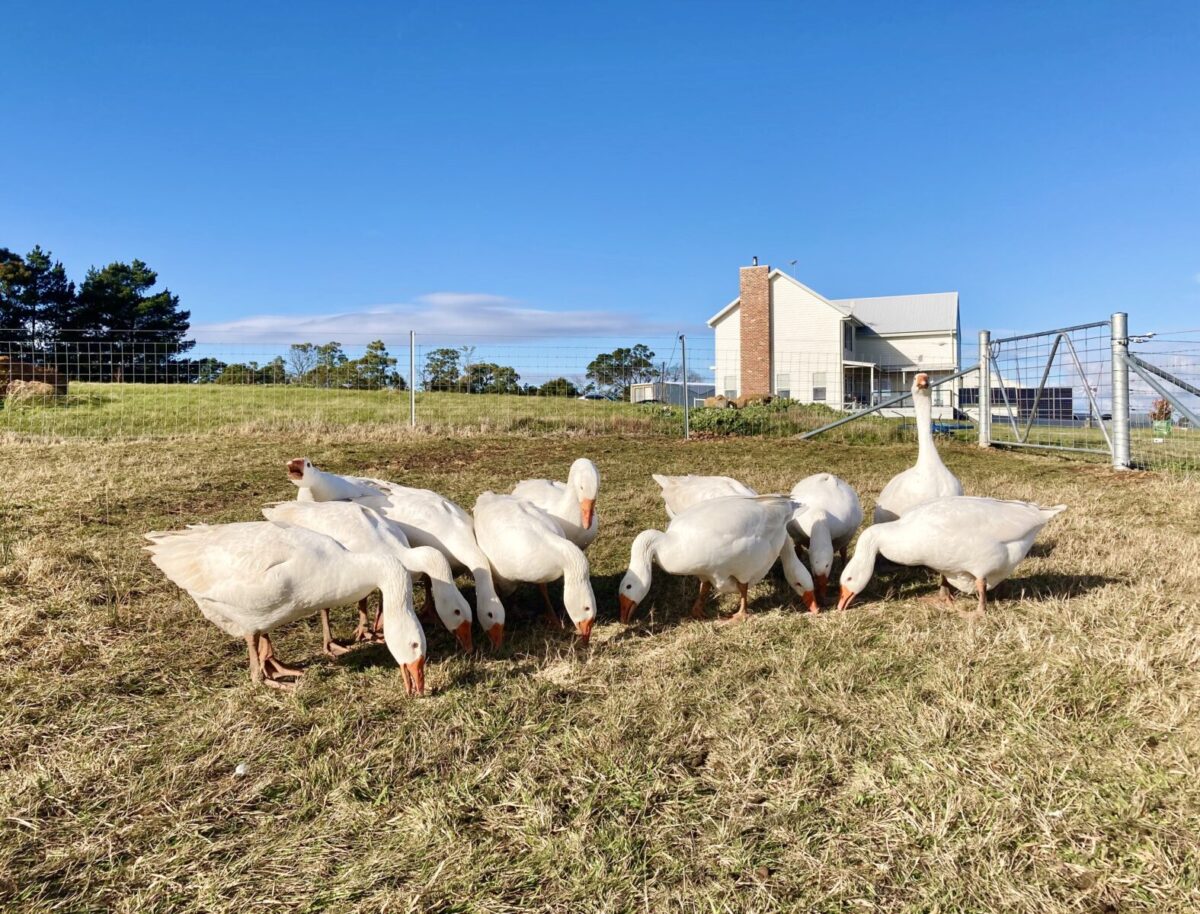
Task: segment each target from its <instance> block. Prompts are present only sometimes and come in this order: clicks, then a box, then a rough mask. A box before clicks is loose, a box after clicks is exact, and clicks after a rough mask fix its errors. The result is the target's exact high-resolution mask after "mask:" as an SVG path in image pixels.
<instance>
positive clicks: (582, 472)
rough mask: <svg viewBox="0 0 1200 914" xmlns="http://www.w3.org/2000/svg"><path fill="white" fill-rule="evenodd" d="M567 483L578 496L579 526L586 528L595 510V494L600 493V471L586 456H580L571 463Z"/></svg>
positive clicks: (590, 524) (589, 524)
mask: <svg viewBox="0 0 1200 914" xmlns="http://www.w3.org/2000/svg"><path fill="white" fill-rule="evenodd" d="M567 485H568V486H570V487H571V489H573V490H574V492H575V495H576V496H577V497H578V498H579V526H581V527H583V529H585V530H587V529H588V528H590V527H591V526H592V516H593V515H594V514H595V512H596V496H597V495H599V494H600V471H599V470H597V469H596V465H595V464H594V463H592V462H591V461H590V460H588V459H587V458H586V457H580V458H579V459H578V460H576V461H575V462H574V463H573V464H571V471H570V472H569V473H568V474H567Z"/></svg>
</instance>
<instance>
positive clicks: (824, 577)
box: [792, 473, 863, 603]
mask: <svg viewBox="0 0 1200 914" xmlns="http://www.w3.org/2000/svg"><path fill="white" fill-rule="evenodd" d="M792 501H796V502H799V503H800V504H802V505H805V510H804V511H802V512H800V514H799V516H798V517H797V518H796V525H797V526H798V527H799V528H800V532H801V534H802V536H801V537H799V538H800V539H801V541H806V542H807V544H808V562H809V567H810V568H811V569H812V575H813V586H814V587H815V588H816V592H817V600H818V601H819V602H821V603H824V602H825V589H826V587H827V586H828V583H829V572H830V571H831V570H832V569H833V554H834V551H835V550H836V551H837V552H838V553H840V554H841V557H842V561H843V562H845V561H846V547H847V546H849V545H850V540H852V539H853V538H854V534H855V533H856V532H857V531H858V528H859V526H860V525H861V524H862V519H863V511H862V504H861V503H860V502H859V500H858V493H857V492H855V491H854V489H852V488H851V487H850V486H849V484H847V483H846V482H845V481H844V480H841V479H838V477H836V476H834V475H833V474H832V473H816V474H815V475H813V476H806V477H805V478H804V479H801V480H800V481H799V482H798V483H796V485H795V486H793V487H792Z"/></svg>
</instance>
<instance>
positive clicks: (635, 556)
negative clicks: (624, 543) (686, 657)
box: [619, 495, 817, 623]
mask: <svg viewBox="0 0 1200 914" xmlns="http://www.w3.org/2000/svg"><path fill="white" fill-rule="evenodd" d="M800 507H802V506H800V505H797V504H796V503H795V502H793V501H792V500H791V499H790V498H787V497H786V496H783V495H761V496H757V497H754V498H745V497H741V496H724V497H721V498H714V499H709V500H707V501H702V502H699V503H698V504H695V505H692V506H691V507H690V508H687V509H686V510H684V511H681V512H680V513H679V514H678V515H676V516H675V518H674V520H672V521H671V523H670V524H669V525H668V526H667V529H666V531H665V532H664V531H659V530H643V531H642V532H641V533H639V534H638V535H637V538H636V539H635V540H634V541H633V548H632V550H631V551H630V556H629V570H628V571H627V572H625V577H623V578H622V579H621V589H620V598H619V600H620V608H621V621H622V622H625V623H628V622H629V620H630V618H631V617H632V616H633V611H634V610H635V609H636V608H637V606H638V604H639V603H641V602H642V601H643V600H645V599H646V595H647V594H648V593H649V592H650V577H651V574H652V569H653V565H654V563H656V562H657V563H658V566H659V567H660V568H662V569H663V571H666V572H668V573H670V574H681V575H692V576H695V577H697V578H699V579H700V595H699V596H698V597H697V598H696V602H695V603H694V604H693V605H692V616H693V617H695V618H697V619H703V618H704V602H705V600H706V599H707V598H708V594H709V592H710V591H711V590H714V589H715V590H716V591H717V593H735V592H736V593H738V594H740V595H741V603H740V604H739V606H738V611H737V613H735V614H734V615H733V616H732V617H731V618H730V619H728V620H726V621H730V622H734V621H741V620H743V619H745V618H747V615H748V611H747V608H746V592H747V590H749V588H750V587H751V586H753V585H754V584H756V583H758V582H759V581H761V580H762V579H763V578H764V577H766V574H767V572H768V571H770V570H771V566H772V565H774V564H775V561H776V559H780V560H782V561H783V569H784V573H785V574H787V578H788V583H789V584H791V586H792V587H793V588H794V589H795V590H796V592H797V593H799V594H800V596H801V598H802V599H803V601H804V604H805V606H807V607H808V609H809V611H810V612H816V611H817V603H816V598H815V597H814V595H813V583H812V578H811V577H809V574H808V570H807V569H806V568H805V567H804V566H803V565H802V564H801V563H800V559H799V558H797V557H796V550H795V547H794V546H793V545H792V541H791V539H790V538H789V537H788V532H787V525H788V521H789V520H791V518H792V515H793V514H794V513H795V512H796V511H797V510H799V509H800Z"/></svg>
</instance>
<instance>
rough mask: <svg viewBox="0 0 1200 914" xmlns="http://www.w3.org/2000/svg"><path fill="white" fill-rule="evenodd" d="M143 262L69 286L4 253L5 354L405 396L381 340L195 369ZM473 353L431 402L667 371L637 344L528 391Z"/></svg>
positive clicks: (515, 376)
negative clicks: (444, 394)
mask: <svg viewBox="0 0 1200 914" xmlns="http://www.w3.org/2000/svg"><path fill="white" fill-rule="evenodd" d="M157 285H158V274H157V273H156V272H155V271H154V270H152V269H151V268H150V267H149V266H148V265H147V264H146V263H145V262H143V261H141V260H137V259H134V260H131V261H129V262H128V263H126V262H123V261H114V262H112V263H110V264H108V265H106V266H104V267H94V266H93V267H90V268H89V269H88V271H87V273H86V274H85V276H84V278H83V280H82V281H81V282H80V283H78V284H76V283H75V282H74V281H73V280H71V279H70V278H69V277H68V275H67V271H66V269H65V268H64V266H63V264H62V262H61V261H58V260H55V259H54V256H53V255H52V254H51V253H50V252H49V251H45V250H43V249H42V248H41V247H40V246H35V247H34V248H33V250H32V251H30V252H29V253H28V254H25V255H24V256H21V255H20V254H17V253H15V252H14V251H12V250H10V249H8V248H6V247H0V350H2V351H0V354H3V355H9V356H12V357H14V358H20V359H29V360H31V361H36V362H38V363H40V364H48V365H51V366H53V367H54V368H56V369H57V370H58V371H59V372H61V373H63V374H65V375H66V376H67V377H68V378H70V379H72V380H84V381H101V382H108V381H138V382H144V383H220V384H285V383H286V384H300V385H304V386H311V387H339V388H349V389H371V390H378V389H393V390H405V389H406V388H407V386H408V384H407V382H406V380H405V379H404V377H402V376H401V374H400V372H399V371H398V370H397V369H396V364H397V360H396V359H395V358H393V357H392V356H391V355H389V354H388V351H387V348H386V346H385V345H384V343H383V341H382V340H375V341H373V342H371V343H370V344H368V346H367V347H366V350H365V351H364V353H363V355H362V356H361V357H360V358H357V359H351V358H350V357H349V356H348V355H347V354H346V352H345V351H344V350H343V348H342V345H341V344H340V343H338V342H328V343H321V344H317V343H297V344H294V345H292V346H291V347H290V348H289V349H288V351H287V354H286V355H279V356H275V357H274V358H273V359H271V360H270V361H268V362H266V363H265V364H259V363H258V362H255V361H248V362H232V363H229V362H224V361H221V360H220V359H216V358H212V357H206V358H198V359H197V358H189V357H187V353H188V352H189V351H190V350H192V349H193V348H194V347H195V345H196V342H195V340H191V339H188V331H189V328H190V321H191V313H190V312H189V311H187V310H184V309H183V308H182V307H181V306H180V301H179V296H178V295H175V294H173V293H172V292H171V290H170V289H168V288H163V289H162V290H160V291H155V287H156V286H157ZM474 354H475V350H474V347H470V346H463V347H459V348H457V349H454V348H447V347H443V348H439V349H434V350H432V351H430V352H429V353H428V354H427V355H426V357H425V364H424V366H423V372H422V378H421V381H422V386H423V388H424V389H425V390H430V391H461V392H465V393H496V394H537V395H540V396H559V397H577V396H579V395H580V394H587V393H600V394H603V395H605V396H608V397H611V398H613V399H617V400H628V399H629V391H630V387H631V385H633V384H637V383H643V382H646V381H653V380H657V379H658V378H660V377H662V376H663V370H662V366H658V367H656V366H655V364H654V357H655V356H654V352H653V351H652V350H650V349H649V347H647V346H646V345H645V344H642V343H639V344H637V345H636V346H633V347H630V348H618V349H614V350H613V351H612V352H604V353H600V354H599V355H597V356H596V357H595V358H594V359H593V360H592V361H591V362H589V363H588V366H587V369H586V374H585V377H586V380H587V383H586V384H576V383H575V382H574V381H572V380H569V379H568V378H565V377H558V378H553V379H551V380H549V381H546V382H545V383H543V384H541V385H533V384H528V383H526V384H522V383H521V375H520V374H519V373H518V372H517V370H516V369H515V368H513V367H512V366H509V365H500V364H498V363H496V362H491V361H483V360H476V359H475V357H474Z"/></svg>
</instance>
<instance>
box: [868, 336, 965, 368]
mask: <svg viewBox="0 0 1200 914" xmlns="http://www.w3.org/2000/svg"><path fill="white" fill-rule="evenodd" d="M857 344H858V355H857V358H859V359H861V360H862V361H864V362H874V363H875V364H876V365H879V366H880V367H881V368H885V369H886V368H891V367H897V368H900V367H904V368H908V367H912V368H916V369H918V370H921V369H924V370H926V371H938V370H941V369H943V368H948V369H951V370H954V369H956V368H957V367H958V345H957V341H956V340H955V338H954V334H953V333H943V332H937V333H906V334H902V335H901V334H893V335H891V336H888V337H881V336H876V335H875V334H862V333H860V334H859V336H858V340H857Z"/></svg>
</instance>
